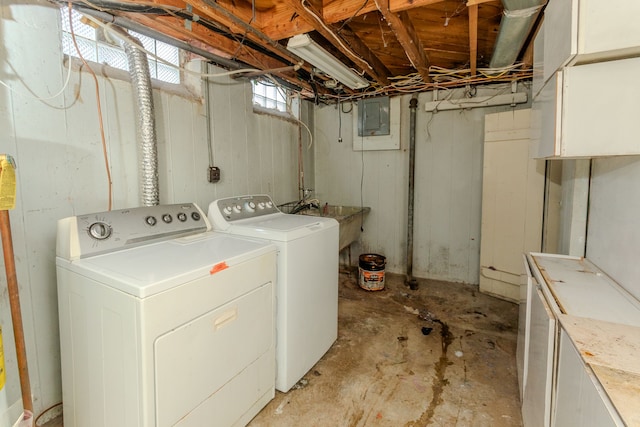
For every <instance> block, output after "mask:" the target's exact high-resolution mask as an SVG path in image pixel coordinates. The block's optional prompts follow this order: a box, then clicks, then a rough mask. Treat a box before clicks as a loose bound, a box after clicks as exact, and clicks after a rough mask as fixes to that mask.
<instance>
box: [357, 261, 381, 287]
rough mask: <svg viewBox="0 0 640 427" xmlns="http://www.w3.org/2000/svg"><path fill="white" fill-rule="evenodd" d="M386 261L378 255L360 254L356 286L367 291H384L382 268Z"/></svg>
mask: <svg viewBox="0 0 640 427" xmlns="http://www.w3.org/2000/svg"><path fill="white" fill-rule="evenodd" d="M386 263H387V259H386V258H385V257H384V256H382V255H378V254H362V255H360V258H359V262H358V284H359V285H360V287H361V288H362V289H364V290H367V291H380V290H382V289H384V266H385V264H386Z"/></svg>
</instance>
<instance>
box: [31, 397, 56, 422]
mask: <svg viewBox="0 0 640 427" xmlns="http://www.w3.org/2000/svg"><path fill="white" fill-rule="evenodd" d="M61 405H62V402H58V403H55V404H53V405H51V406H49V407H48V408H47V409H45V410H44V411H42V412H40V415H38V416H37V417H36V418H35V420H34V421H33V425H34V426H35V427H40V426H39V425H38V421H40V418H42V416H43V415H44V414H46V413H47V412H49V411H50V410H52V409H54V408H57V407H58V406H61Z"/></svg>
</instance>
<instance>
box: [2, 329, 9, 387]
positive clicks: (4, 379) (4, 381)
mask: <svg viewBox="0 0 640 427" xmlns="http://www.w3.org/2000/svg"><path fill="white" fill-rule="evenodd" d="M6 382H7V374H6V373H5V371H4V347H3V345H2V326H0V390H2V389H3V388H4V384H5V383H6Z"/></svg>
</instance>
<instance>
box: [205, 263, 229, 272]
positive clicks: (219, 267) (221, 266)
mask: <svg viewBox="0 0 640 427" xmlns="http://www.w3.org/2000/svg"><path fill="white" fill-rule="evenodd" d="M227 268H229V266H228V265H227V263H226V262H225V261H222V262H219V263H217V264H216V265H214V266H213V267H212V268H211V270H209V274H216V273H218V272H220V271H222V270H226V269H227Z"/></svg>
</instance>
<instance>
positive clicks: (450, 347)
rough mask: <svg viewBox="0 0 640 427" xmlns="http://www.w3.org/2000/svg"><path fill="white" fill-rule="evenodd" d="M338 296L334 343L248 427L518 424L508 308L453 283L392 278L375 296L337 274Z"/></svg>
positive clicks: (513, 322) (513, 318)
mask: <svg viewBox="0 0 640 427" xmlns="http://www.w3.org/2000/svg"><path fill="white" fill-rule="evenodd" d="M339 293H340V298H339V316H338V320H339V322H338V339H337V340H336V342H335V343H334V344H333V346H332V347H331V349H330V350H329V351H328V352H327V354H325V356H324V357H323V358H322V359H321V360H320V361H319V362H318V363H317V364H316V366H314V368H312V369H311V371H310V372H309V373H308V374H307V375H305V377H304V379H306V381H307V382H306V383H305V384H306V385H305V386H304V387H301V388H298V389H292V390H291V391H289V392H288V393H280V392H276V397H275V399H274V400H273V401H272V402H271V403H269V405H267V406H266V407H265V409H264V410H263V411H262V412H261V413H260V414H258V415H257V416H256V417H255V418H254V419H253V421H252V422H251V423H250V424H249V425H250V426H251V427H263V426H264V427H267V426H268V427H280V426H282V427H298V426H305V427H306V426H309V427H313V426H318V427H324V426H327V427H366V426H384V427H397V426H407V427H424V426H447V427H449V426H459V427H463V426H473V427H483V426H491V427H518V426H521V425H522V423H521V418H520V403H519V399H518V386H517V374H516V366H515V350H516V333H517V315H518V309H517V306H516V305H515V304H512V303H509V302H506V301H501V300H498V299H496V298H493V297H490V296H487V295H483V294H481V293H479V292H478V289H477V286H472V285H463V284H458V283H448V282H442V281H432V280H419V289H418V290H415V291H412V290H410V289H409V288H408V287H406V286H405V285H404V276H398V275H393V274H387V275H386V286H385V289H384V290H382V291H375V292H372V291H365V290H363V289H361V288H359V287H358V284H357V277H356V276H355V274H340V288H339ZM429 329H430V330H429ZM425 332H426V333H425ZM315 372H318V373H321V375H317V374H315ZM283 402H286V404H283Z"/></svg>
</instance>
